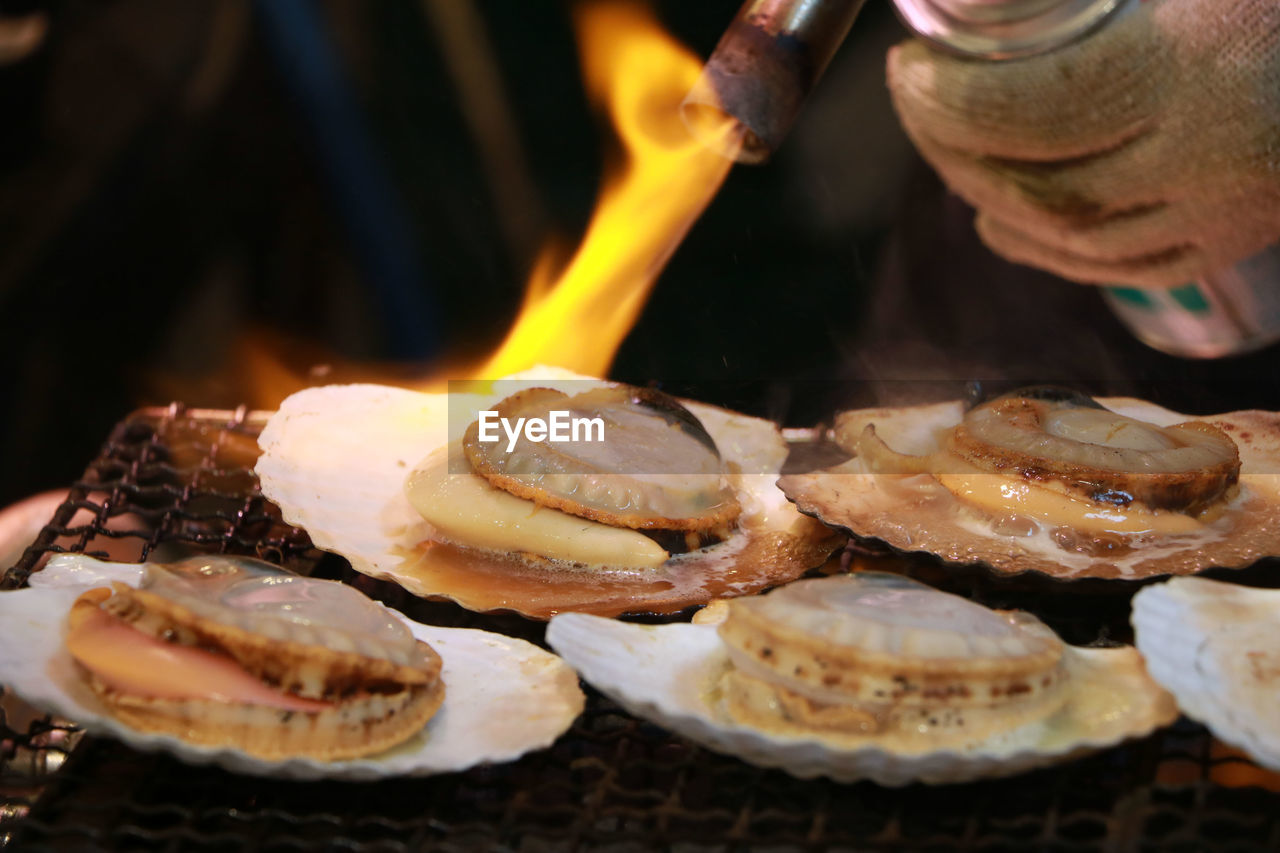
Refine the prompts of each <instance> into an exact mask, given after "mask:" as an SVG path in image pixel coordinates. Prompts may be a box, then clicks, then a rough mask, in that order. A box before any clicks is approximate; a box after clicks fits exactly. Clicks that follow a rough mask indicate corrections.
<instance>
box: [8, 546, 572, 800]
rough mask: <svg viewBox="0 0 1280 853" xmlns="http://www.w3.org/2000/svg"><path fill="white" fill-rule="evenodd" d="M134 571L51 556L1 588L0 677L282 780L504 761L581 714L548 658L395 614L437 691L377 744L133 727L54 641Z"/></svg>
mask: <svg viewBox="0 0 1280 853" xmlns="http://www.w3.org/2000/svg"><path fill="white" fill-rule="evenodd" d="M140 579H141V567H140V566H136V565H123V564H114V563H104V562H100V561H98V560H94V559H91V558H89V557H85V556H83V555H79V554H71V555H63V556H59V557H55V558H54V559H52V560H51V561H50V562H49V564H48V565H47V566H46V567H45V568H44V569H43V570H42V571H40V572H38V573H36V574H35V575H33V576H32V578H31V584H32V586H31V588H30V589H24V590H17V591H13V592H6V593H0V683H3V684H6V685H8V686H10V687H12V688H13V690H14V691H15V692H16V693H18V694H19V695H21V696H22V697H23V698H24V699H26V700H27V701H28V702H30V703H31V704H33V705H36V706H38V707H42V708H44V709H46V710H48V711H51V712H53V713H56V714H58V715H60V716H62V717H65V718H67V719H69V720H72V721H74V722H76V723H77V724H79V725H81V726H83V727H84V728H85V729H86V730H87V731H89V732H90V733H93V734H102V735H107V736H110V737H113V738H116V739H117V740H120V741H123V742H124V743H127V744H128V745H129V746H132V747H134V748H136V749H140V750H147V751H164V752H168V753H170V754H173V755H175V756H177V757H178V758H180V759H182V760H183V761H186V762H189V763H191V764H213V765H216V766H219V767H223V768H225V769H227V770H231V771H234V772H238V773H247V774H250V775H255V776H273V777H281V778H288V779H348V780H359V781H364V780H374V779H381V778H384V777H389V776H426V775H431V774H435V773H447V772H452V771H457V770H464V769H466V768H468V767H473V766H475V765H477V764H484V763H497V762H502V761H511V760H514V759H516V758H518V757H520V756H521V755H523V754H525V753H527V752H531V751H533V750H536V749H541V748H543V747H546V746H549V745H550V744H551V743H552V742H553V741H555V740H556V738H558V737H559V736H560V735H561V734H563V733H564V732H565V731H566V730H567V729H568V728H569V726H570V724H571V723H572V722H573V720H574V719H576V718H577V716H578V714H579V713H581V711H582V706H583V702H584V697H583V695H582V691H581V690H580V689H579V687H578V679H577V677H576V676H575V675H574V673H573V671H572V670H571V669H569V667H567V666H566V665H565V664H564V662H563V661H561V660H560V659H559V658H557V657H556V656H555V655H552V654H549V653H548V652H544V651H542V650H541V649H539V648H537V647H535V646H533V645H531V644H530V643H526V642H524V641H522V640H516V639H512V638H510V637H504V636H501V635H499V634H491V633H489V632H487V631H476V630H471V629H462V628H436V627H431V626H428V625H421V624H419V623H417V622H412V621H410V620H408V619H405V620H404V622H405V624H406V625H407V626H408V627H409V629H410V631H412V633H413V635H414V636H415V637H416V638H418V639H420V640H423V641H425V642H427V643H428V644H430V645H431V647H432V648H434V649H435V650H436V651H437V652H438V653H439V654H440V657H441V658H442V659H443V662H444V668H443V676H442V677H443V679H444V681H445V683H446V685H447V691H446V696H445V700H444V703H443V705H442V706H441V708H440V710H439V711H438V712H437V713H436V715H435V716H434V717H433V718H432V719H431V721H430V722H429V723H428V724H427V726H426V728H425V729H423V731H422V732H421V733H419V734H418V735H415V736H414V737H412V738H410V739H409V740H408V741H406V742H404V743H402V744H400V745H399V746H396V747H394V748H392V749H390V750H387V751H386V752H383V753H380V754H378V755H374V756H369V757H366V758H359V759H352V760H345V761H330V762H326V761H317V760H314V759H306V758H293V759H287V760H281V761H268V760H264V759H260V758H255V757H253V756H250V755H247V754H245V753H243V752H241V751H240V750H237V749H232V748H225V747H218V748H214V747H203V746H197V745H194V744H191V743H187V742H186V741H182V740H179V739H177V738H175V737H171V736H169V735H161V734H146V733H142V732H138V731H135V730H133V729H130V728H128V727H127V726H125V725H123V724H122V723H120V722H118V721H117V720H115V719H114V718H112V717H111V716H110V715H109V714H108V712H107V711H106V709H105V707H104V706H103V705H102V703H101V702H100V701H99V700H98V699H97V697H96V696H95V695H94V694H93V691H92V690H91V689H90V688H89V687H88V685H87V684H85V683H84V682H83V680H82V679H81V678H80V676H79V674H78V672H77V671H76V668H75V665H74V662H73V661H72V660H71V657H70V655H68V654H67V652H66V650H65V648H64V647H63V644H62V626H63V623H64V621H65V619H66V615H67V611H68V610H69V609H70V607H71V603H72V602H73V601H74V600H75V599H76V598H77V597H78V596H79V595H80V594H81V593H83V592H84V591H85V590H86V589H89V588H92V587H95V586H101V585H103V584H104V583H110V582H112V581H119V582H121V583H125V584H128V585H130V586H136V585H137V584H138V583H139V581H140ZM396 615H397V616H398V614H396ZM400 618H403V617H400Z"/></svg>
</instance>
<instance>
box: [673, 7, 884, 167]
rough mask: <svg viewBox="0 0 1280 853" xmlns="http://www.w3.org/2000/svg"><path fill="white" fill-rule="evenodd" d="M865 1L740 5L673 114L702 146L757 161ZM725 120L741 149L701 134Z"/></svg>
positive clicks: (783, 130) (775, 141)
mask: <svg viewBox="0 0 1280 853" xmlns="http://www.w3.org/2000/svg"><path fill="white" fill-rule="evenodd" d="M864 2H865V0H746V2H745V3H743V5H742V8H741V9H739V10H738V15H737V17H735V18H734V19H733V23H731V24H730V25H729V28H728V29H727V30H725V33H724V36H722V37H721V39H720V43H719V44H717V45H716V49H715V51H714V52H713V53H712V54H711V58H710V59H708V60H707V64H706V66H705V67H704V68H703V70H702V76H701V77H699V78H698V82H697V83H695V84H694V86H693V88H692V89H691V90H690V91H689V94H688V95H687V96H686V97H685V99H684V103H683V104H681V109H682V110H683V112H684V117H685V123H686V124H687V125H688V126H689V129H690V130H691V131H692V132H693V133H694V134H695V135H696V136H697V137H698V138H699V139H701V140H702V141H703V142H704V143H706V144H707V145H708V146H710V147H712V148H715V149H716V150H718V151H720V152H721V153H722V154H724V155H725V156H727V157H734V158H735V159H737V160H738V161H739V162H742V163H762V162H764V161H765V160H766V159H768V157H769V155H770V154H772V153H773V151H774V150H775V149H776V148H777V147H778V146H779V145H780V144H782V140H783V138H785V137H786V135H787V132H788V131H789V130H790V129H791V125H792V123H793V122H794V121H795V118H796V115H797V114H798V113H799V112H800V106H801V104H802V103H803V102H804V99H805V96H806V95H808V94H809V91H810V90H811V89H812V88H813V86H814V84H815V83H816V82H817V81H818V78H820V77H821V76H822V72H823V71H825V70H826V68H827V64H828V63H829V62H830V61H831V57H832V56H834V55H835V52H836V48H838V47H839V46H840V43H841V42H843V41H844V38H845V36H846V35H847V34H848V32H849V28H850V27H852V26H853V21H854V19H855V18H856V17H857V16H858V12H859V10H861V9H862V4H863V3H864ZM707 112H711V113H713V114H714V115H715V116H717V117H724V116H728V117H729V118H730V119H732V120H733V122H735V123H736V124H737V125H738V126H739V128H740V129H741V131H742V133H741V134H740V136H741V139H742V144H741V146H740V147H739V146H738V145H737V144H736V140H737V138H738V136H739V135H738V134H735V135H733V136H732V138H733V140H734V142H735V144H734V145H733V146H732V147H726V136H725V135H724V134H723V133H715V132H709V129H710V128H715V127H716V126H717V124H718V125H719V126H720V127H721V128H722V127H723V121H720V122H716V121H707V120H706V118H707V116H706V113H707Z"/></svg>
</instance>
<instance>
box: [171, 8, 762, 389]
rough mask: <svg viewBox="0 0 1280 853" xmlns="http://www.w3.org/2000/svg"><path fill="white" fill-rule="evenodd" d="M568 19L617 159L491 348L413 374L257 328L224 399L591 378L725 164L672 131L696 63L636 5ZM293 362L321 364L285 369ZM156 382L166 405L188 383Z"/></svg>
mask: <svg viewBox="0 0 1280 853" xmlns="http://www.w3.org/2000/svg"><path fill="white" fill-rule="evenodd" d="M575 25H576V28H577V32H578V43H579V47H580V53H581V61H582V67H583V77H584V80H585V82H586V86H587V91H588V95H589V96H590V99H591V101H592V102H593V103H594V104H595V105H596V106H597V107H599V108H603V109H607V110H608V112H609V114H610V116H611V118H612V121H613V125H614V128H615V129H616V131H617V134H618V137H619V140H620V142H621V147H622V157H621V160H620V163H619V169H618V171H617V172H616V174H613V175H610V176H609V177H608V178H607V180H606V181H605V182H604V185H603V189H602V190H601V193H600V197H599V199H598V201H597V205H596V210H595V213H594V215H593V217H592V220H591V222H590V224H589V225H588V227H587V232H586V234H585V236H584V238H583V241H582V243H581V245H580V246H579V247H578V249H577V252H576V253H575V254H574V255H573V257H572V259H571V260H570V261H569V263H568V264H567V265H565V266H564V268H563V270H562V271H560V273H559V275H558V276H557V275H555V274H554V272H555V269H554V268H555V258H556V257H557V254H556V253H555V252H554V251H553V250H552V249H551V248H549V249H548V250H547V251H544V253H543V255H542V257H541V259H540V260H539V262H538V264H537V265H536V266H535V269H534V272H533V274H532V276H531V277H530V281H529V283H528V286H527V288H526V291H525V297H524V302H523V305H522V307H521V310H520V313H519V316H518V317H517V319H516V321H515V323H514V325H513V326H512V328H511V330H510V331H509V332H508V334H507V336H506V338H505V340H504V341H503V343H502V345H501V346H500V347H499V348H498V350H497V351H496V352H495V353H494V354H493V355H492V356H490V357H489V358H488V359H486V360H484V361H483V362H481V363H478V364H471V365H467V364H465V363H463V364H460V363H459V362H458V361H457V360H456V359H454V360H451V361H443V362H440V363H438V364H436V365H434V369H433V370H432V372H431V374H430V375H429V376H428V377H425V378H424V377H423V376H422V375H421V373H417V374H416V375H414V374H413V372H412V371H408V370H406V369H405V367H404V366H399V367H390V366H386V365H383V366H380V367H371V366H368V365H365V366H363V367H362V366H360V365H352V364H334V363H325V362H328V361H329V359H328V358H327V357H326V355H325V354H324V353H323V352H320V351H318V350H317V348H315V347H314V346H310V345H307V344H305V343H303V342H298V341H294V342H288V344H287V348H288V349H289V350H290V354H289V355H288V356H285V355H284V349H285V348H286V342H284V341H282V340H281V339H280V338H279V337H278V336H275V335H271V334H267V333H264V332H261V331H258V332H254V333H251V334H248V335H246V336H244V338H242V340H241V341H240V344H239V347H238V351H237V352H236V354H235V357H234V363H233V364H232V365H231V370H232V371H233V372H234V375H235V379H233V380H231V381H230V383H229V384H232V385H233V386H234V387H236V389H237V391H238V393H239V394H240V395H241V396H240V397H239V399H238V400H236V402H239V401H240V400H244V399H246V398H247V400H248V401H249V402H250V403H252V404H253V405H255V406H258V407H262V408H275V407H276V406H278V405H279V403H280V401H281V400H283V399H284V398H285V397H287V396H288V395H289V394H291V393H293V392H295V391H299V390H301V389H303V388H306V387H309V386H312V385H317V384H324V383H328V382H380V383H383V384H389V385H399V386H406V387H415V388H418V389H420V390H432V391H442V390H444V384H445V379H446V377H449V378H496V377H500V376H504V375H507V374H510V373H515V372H518V371H522V370H526V369H528V368H530V367H533V366H535V365H540V364H541V365H550V366H554V367H562V368H566V369H568V370H572V371H576V372H578V373H585V374H589V375H593V376H604V375H605V373H606V371H607V370H608V369H609V365H610V364H611V363H612V361H613V357H614V355H615V354H616V352H617V350H618V347H619V346H621V344H622V340H623V338H625V337H626V335H627V333H628V332H629V331H630V330H631V328H632V326H634V325H635V322H636V320H637V318H638V317H639V315H640V311H641V310H642V309H643V308H644V303H645V300H646V299H647V298H648V295H649V291H650V290H651V289H652V286H653V283H654V281H655V279H656V278H657V276H658V274H659V273H660V272H661V271H662V268H663V267H664V266H665V264H666V262H667V260H668V259H669V258H670V257H671V254H672V253H673V252H674V251H675V249H676V247H677V246H678V245H679V244H680V241H681V240H682V239H684V236H685V234H686V233H687V232H688V230H689V228H690V226H692V225H693V223H694V222H695V221H696V220H697V218H698V216H699V215H700V214H701V213H702V211H703V210H704V209H705V208H706V206H707V204H708V203H710V201H711V199H712V198H713V197H714V196H715V194H716V192H717V191H718V190H719V188H720V185H721V184H722V183H723V182H724V178H725V176H726V175H727V174H728V171H729V169H730V167H731V166H732V165H733V161H732V160H730V159H726V158H725V157H724V156H723V155H721V154H716V153H714V150H713V149H712V148H711V147H706V146H704V145H703V144H700V143H699V142H697V141H696V139H695V137H694V136H693V135H692V134H691V133H690V132H689V130H688V129H687V128H686V127H685V125H684V122H683V121H682V119H681V115H680V102H681V101H682V100H683V98H684V96H685V95H686V94H687V93H688V91H689V89H690V88H691V87H692V86H693V84H694V82H695V81H696V80H697V78H698V75H699V73H701V70H702V63H701V61H700V60H698V58H697V57H696V56H694V55H693V54H692V53H690V52H689V51H687V50H685V49H684V48H683V47H682V46H681V45H680V44H678V43H677V42H676V41H675V40H674V39H673V38H672V37H671V36H670V35H668V34H666V33H665V32H663V30H662V28H661V26H660V25H659V24H658V23H657V21H656V19H655V18H654V17H653V15H652V13H651V12H650V11H649V10H648V9H647V8H645V7H644V6H643V5H640V4H638V3H636V2H633V1H628V0H602V1H601V2H595V3H591V4H587V5H584V6H581V7H579V9H578V10H577V13H576V16H575ZM692 120H697V121H699V122H704V123H708V124H707V125H706V126H702V127H700V128H699V134H700V135H702V136H703V137H704V138H710V137H712V136H713V135H714V134H721V135H722V136H721V138H723V139H725V140H728V141H732V140H733V139H734V138H735V137H734V135H735V134H737V135H738V136H739V137H740V134H741V132H740V130H739V129H738V128H737V127H736V125H735V124H734V122H733V121H732V119H729V118H727V117H725V116H721V115H708V114H698V115H696V116H693V117H692ZM730 149H731V146H730V145H725V146H723V148H722V149H721V150H730ZM560 257H563V256H560ZM297 364H320V365H322V366H321V367H319V368H315V367H313V368H311V369H310V370H298V369H295V367H294V365H297ZM223 382H224V383H225V380H223ZM159 384H160V385H161V386H162V387H163V391H162V393H165V394H168V396H169V398H171V399H173V398H181V397H182V396H183V391H184V390H185V392H186V394H187V395H188V396H189V395H190V394H191V393H192V392H193V390H200V389H192V388H191V387H187V388H185V389H172V388H169V387H166V386H165V383H163V382H162V383H159ZM170 384H171V383H170ZM206 384H207V385H210V387H209V388H206V389H205V390H206V391H210V392H211V393H212V395H213V396H214V397H219V398H220V397H223V396H225V394H226V390H227V389H226V387H225V385H224V384H223V383H220V382H219V380H217V379H214V380H212V382H209V383H206ZM246 386H247V387H246ZM170 391H176V392H177V393H169V392H170ZM202 399H207V396H206V397H205V398H202Z"/></svg>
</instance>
